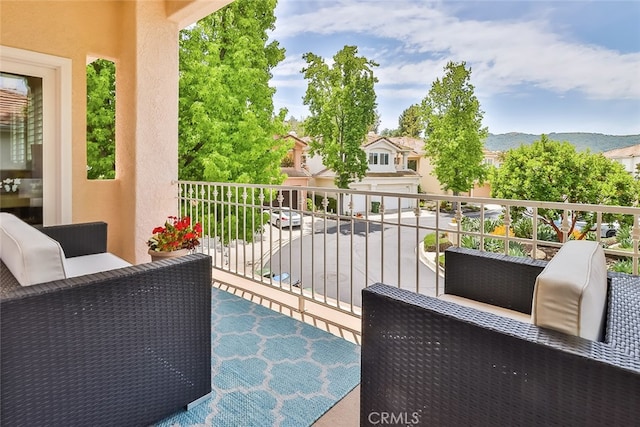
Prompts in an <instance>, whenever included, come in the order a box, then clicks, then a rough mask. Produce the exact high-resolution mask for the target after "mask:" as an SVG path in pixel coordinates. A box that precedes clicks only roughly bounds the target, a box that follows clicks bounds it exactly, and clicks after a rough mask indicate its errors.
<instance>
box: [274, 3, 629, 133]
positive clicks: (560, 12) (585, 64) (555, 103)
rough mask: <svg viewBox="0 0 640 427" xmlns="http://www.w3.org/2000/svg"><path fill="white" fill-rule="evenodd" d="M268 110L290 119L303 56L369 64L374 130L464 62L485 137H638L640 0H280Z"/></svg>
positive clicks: (302, 113)
mask: <svg viewBox="0 0 640 427" xmlns="http://www.w3.org/2000/svg"><path fill="white" fill-rule="evenodd" d="M276 16H277V21H276V29H275V31H274V32H273V33H272V34H271V37H272V38H273V39H275V40H278V41H279V42H280V45H281V46H282V47H284V48H285V49H286V59H285V60H284V61H283V62H282V63H280V64H279V65H278V67H276V68H275V69H274V70H273V78H272V80H271V85H272V86H273V87H275V88H276V89H277V91H276V95H275V96H274V104H275V106H276V108H281V107H286V108H287V109H288V110H289V115H293V116H294V117H296V118H298V119H300V118H303V117H306V116H307V115H308V110H307V108H306V106H305V105H303V103H302V97H303V96H304V92H305V90H306V88H307V82H306V80H304V78H303V77H302V74H301V73H300V70H301V69H302V68H303V67H304V66H305V62H304V60H303V59H302V55H303V54H304V53H306V52H313V53H314V54H316V55H319V56H321V57H323V58H324V59H325V61H326V62H328V63H331V61H332V57H333V55H335V53H336V52H338V51H339V50H340V49H342V47H343V46H344V45H355V46H358V51H359V54H360V55H361V56H365V57H366V58H368V59H370V60H373V61H375V62H377V63H378V64H379V66H378V67H376V68H375V70H374V72H375V75H376V77H377V78H378V80H379V82H378V83H377V84H376V88H375V89H376V94H377V102H378V112H379V113H380V115H381V126H380V130H382V129H384V128H389V129H393V128H397V127H398V117H399V116H400V114H401V113H402V111H404V110H405V109H406V108H408V107H409V106H410V105H412V104H416V103H419V102H420V101H421V100H422V99H423V98H424V97H425V96H426V95H427V93H428V91H429V89H430V88H431V84H432V82H433V81H434V80H435V79H436V78H441V77H442V76H443V74H444V71H443V68H444V66H445V65H446V63H447V62H448V61H455V62H460V61H465V62H466V63H467V66H468V67H470V68H471V83H472V84H473V85H474V86H475V94H476V96H477V97H478V99H479V101H480V106H481V109H482V110H483V111H484V120H483V124H484V125H485V126H487V127H488V128H489V132H491V133H494V134H498V133H506V132H526V133H533V134H540V133H551V132H596V133H603V134H610V135H630V134H640V24H639V23H640V1H638V0H633V1H563V0H558V1H552V2H548V1H531V0H529V1H486V0H479V1H452V0H448V1H435V2H427V1H419V0H407V1H403V0H397V1H395V0H279V2H278V6H277V8H276Z"/></svg>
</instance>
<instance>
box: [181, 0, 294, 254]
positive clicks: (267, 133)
mask: <svg viewBox="0 0 640 427" xmlns="http://www.w3.org/2000/svg"><path fill="white" fill-rule="evenodd" d="M276 3H277V1H276V0H264V1H252V0H236V1H234V2H233V3H231V4H229V5H227V6H225V7H224V8H222V9H221V10H219V11H217V12H215V13H214V14H212V15H209V16H208V17H206V18H204V19H202V20H200V21H199V22H198V23H197V24H195V25H194V26H193V27H190V28H188V29H185V30H183V31H181V33H180V81H179V89H180V97H179V122H178V126H179V145H178V149H179V160H178V162H179V176H180V178H181V179H185V180H197V181H202V180H206V181H219V182H237V183H255V184H281V183H282V182H283V180H284V178H285V176H284V175H283V174H282V173H281V171H280V162H281V160H282V158H283V157H284V156H285V155H286V152H287V150H288V149H289V148H290V145H291V144H290V143H289V142H287V140H285V139H283V138H275V137H274V136H276V135H282V134H284V133H285V126H284V118H285V115H286V110H281V111H280V112H279V113H277V114H276V113H275V112H274V106H273V94H274V93H275V89H274V88H272V87H270V86H269V80H270V79H271V76H272V74H271V70H272V69H273V68H274V67H275V66H276V65H277V64H278V63H279V62H281V61H282V60H283V59H284V49H282V48H280V46H279V44H278V42H277V41H269V36H268V34H267V31H269V30H272V29H273V28H275V20H276V18H275V15H274V9H275V6H276ZM257 191H258V190H254V191H248V194H246V193H242V194H232V195H228V194H226V192H225V191H221V192H213V194H211V195H209V197H210V198H211V201H212V206H211V210H210V212H212V213H208V214H205V213H201V215H200V217H199V218H195V220H199V221H200V222H201V223H202V224H203V225H204V226H205V233H210V234H213V231H212V230H217V235H218V236H219V238H220V239H221V240H222V242H223V243H225V244H227V243H228V242H230V241H231V240H235V239H241V240H244V241H252V240H253V237H254V232H255V231H257V230H259V229H260V228H261V227H262V225H263V223H264V221H265V219H264V218H263V215H262V213H261V212H262V210H261V208H260V207H257V206H260V205H261V204H262V200H261V199H260V198H259V194H258V193H257ZM268 196H269V197H271V198H272V197H273V196H274V195H273V194H268ZM223 200H227V201H228V200H233V201H235V202H237V203H238V206H236V207H233V208H225V209H223V208H222V205H221V204H220V202H222V201H223ZM269 200H270V198H268V199H267V200H266V201H269ZM216 204H217V206H216ZM240 204H242V205H244V206H240ZM245 206H256V207H255V208H245Z"/></svg>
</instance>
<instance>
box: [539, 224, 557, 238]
mask: <svg viewBox="0 0 640 427" xmlns="http://www.w3.org/2000/svg"><path fill="white" fill-rule="evenodd" d="M538 240H544V241H546V242H557V241H558V234H557V233H556V231H555V230H554V229H553V227H551V226H550V225H548V224H538Z"/></svg>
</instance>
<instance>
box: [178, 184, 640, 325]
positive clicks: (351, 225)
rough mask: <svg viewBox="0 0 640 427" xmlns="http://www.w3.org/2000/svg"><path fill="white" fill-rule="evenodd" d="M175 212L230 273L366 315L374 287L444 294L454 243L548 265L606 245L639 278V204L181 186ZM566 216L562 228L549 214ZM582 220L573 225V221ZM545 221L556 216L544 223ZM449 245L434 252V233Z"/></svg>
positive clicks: (616, 262) (616, 263) (615, 264)
mask: <svg viewBox="0 0 640 427" xmlns="http://www.w3.org/2000/svg"><path fill="white" fill-rule="evenodd" d="M177 185H178V209H179V212H180V214H182V215H189V216H191V217H192V219H193V221H199V222H201V223H202V225H203V228H204V231H203V234H204V237H203V239H202V242H201V246H200V247H199V248H198V250H199V251H202V252H204V253H207V254H209V255H211V256H212V259H213V265H214V269H218V270H222V271H225V272H227V273H231V274H234V275H237V276H240V277H243V278H245V279H249V280H252V281H254V282H257V283H261V284H264V286H268V287H276V288H278V289H280V290H282V291H285V292H288V293H292V294H295V295H297V296H298V297H299V301H300V304H299V305H300V310H303V309H304V304H305V301H313V302H315V303H319V304H322V305H326V306H328V307H331V308H334V309H337V310H340V311H343V312H346V313H349V314H355V315H359V313H360V294H361V290H362V289H363V288H364V287H366V286H369V285H371V284H373V283H376V282H382V283H386V284H388V285H393V286H397V287H399V288H403V289H409V290H412V291H415V292H418V293H424V294H427V295H439V294H440V293H442V290H443V284H444V280H445V277H444V275H443V269H442V268H441V267H440V261H439V260H440V259H441V258H443V252H444V248H445V247H446V246H447V245H456V246H465V247H473V248H476V249H480V250H487V251H493V252H504V253H508V254H512V255H521V256H536V257H539V258H543V257H547V259H549V258H550V257H551V256H552V255H553V253H554V251H556V250H557V249H558V248H559V247H560V246H561V245H562V242H563V241H566V240H568V239H573V238H587V239H592V240H597V241H599V242H601V243H602V245H603V247H604V248H605V253H606V254H607V259H608V264H609V267H610V268H611V269H615V270H618V271H625V272H628V273H632V274H636V275H637V274H638V264H639V259H640V253H639V242H640V208H637V207H623V206H603V205H585V204H570V203H556V202H540V201H527V200H503V199H491V198H476V197H460V196H458V197H455V196H446V195H432V194H396V193H384V192H367V191H355V190H342V189H339V190H338V189H333V188H314V187H295V186H270V185H256V184H234V183H211V182H188V181H180V182H178V183H177ZM550 215H552V219H553V215H557V217H556V218H555V220H554V221H552V222H550V221H549V220H548V218H549V216H550ZM574 217H575V218H576V220H577V221H576V222H575V224H574V221H573V218H574ZM545 218H547V219H545ZM427 235H430V237H427V239H429V238H431V240H433V241H434V243H435V242H437V241H440V242H441V244H434V245H432V247H431V248H426V250H425V242H424V241H425V237H426V236H427Z"/></svg>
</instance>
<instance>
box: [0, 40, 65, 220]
mask: <svg viewBox="0 0 640 427" xmlns="http://www.w3.org/2000/svg"><path fill="white" fill-rule="evenodd" d="M0 64H2V65H1V69H2V71H4V72H8V73H14V74H21V75H29V76H34V77H40V78H42V92H43V106H42V109H43V118H42V119H43V135H42V138H43V141H42V144H43V147H42V149H43V155H42V157H43V164H42V173H43V188H42V197H43V203H42V204H43V212H42V215H43V219H42V220H43V224H44V225H55V224H65V223H70V222H71V219H72V164H71V144H72V142H71V119H72V117H71V59H68V58H62V57H58V56H53V55H47V54H44V53H38V52H32V51H29V50H23V49H16V48H12V47H8V46H1V45H0Z"/></svg>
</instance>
